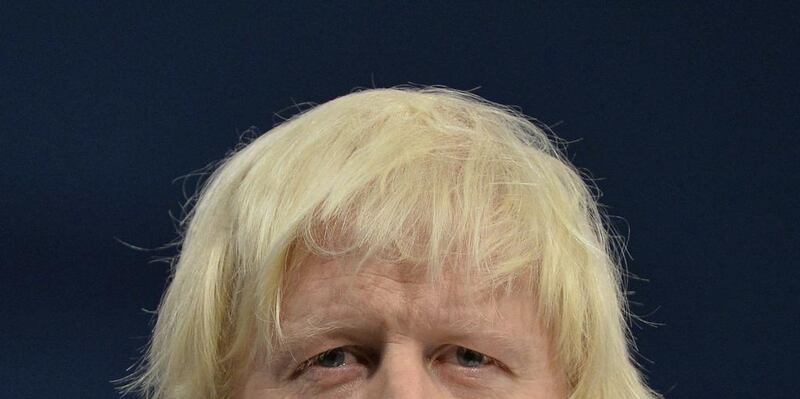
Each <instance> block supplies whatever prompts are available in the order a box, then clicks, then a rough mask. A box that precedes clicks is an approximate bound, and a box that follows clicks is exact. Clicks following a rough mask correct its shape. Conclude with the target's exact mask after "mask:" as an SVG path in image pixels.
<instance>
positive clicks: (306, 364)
mask: <svg viewBox="0 0 800 399" xmlns="http://www.w3.org/2000/svg"><path fill="white" fill-rule="evenodd" d="M339 349H341V350H343V351H344V352H346V354H345V355H347V354H350V355H352V356H353V357H355V358H356V360H358V361H359V362H361V363H366V364H367V365H368V366H369V365H371V364H372V363H373V362H372V361H370V359H369V356H368V355H366V354H364V353H363V352H362V351H360V350H358V349H356V348H354V347H351V346H339V347H336V348H331V349H328V350H326V351H324V352H320V353H318V354H316V355H314V356H312V357H311V358H309V359H306V360H305V361H303V362H302V363H300V365H299V366H298V367H297V368H296V369H295V371H294V372H293V373H292V378H296V377H299V376H300V375H301V374H303V373H304V372H306V371H307V370H308V369H309V368H311V367H314V366H315V365H317V364H318V362H319V361H320V359H321V358H322V357H323V356H325V355H327V354H330V353H331V352H333V351H335V350H339ZM459 349H464V350H466V351H470V352H473V353H475V354H479V355H481V356H483V357H484V358H485V363H484V364H483V365H481V366H480V367H474V368H471V367H463V366H462V367H463V368H465V369H478V368H481V367H486V366H496V367H498V368H500V369H503V370H508V369H507V368H506V366H505V365H504V364H502V363H501V362H499V361H498V360H497V359H495V358H493V357H491V356H489V355H486V354H484V353H482V352H478V351H476V350H473V349H470V348H467V347H464V346H460V345H447V346H445V347H444V348H442V349H441V350H439V351H437V352H436V353H435V355H434V356H433V358H434V361H435V360H436V359H438V358H440V357H442V355H444V354H446V353H448V352H449V351H458V350H459ZM456 356H457V352H456ZM455 364H458V362H457V361H456V362H455ZM337 367H338V366H337ZM337 367H323V368H331V369H332V368H337Z"/></svg>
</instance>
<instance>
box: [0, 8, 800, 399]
mask: <svg viewBox="0 0 800 399" xmlns="http://www.w3.org/2000/svg"><path fill="white" fill-rule="evenodd" d="M167 3H168V4H167ZM319 3H320V4H312V3H310V2H307V3H306V2H270V4H269V5H268V4H266V2H251V3H248V4H238V5H232V4H210V3H206V2H181V3H179V2H146V3H144V2H130V4H128V3H121V2H120V3H118V4H110V2H98V3H97V4H88V3H84V4H78V3H73V2H50V3H48V4H43V5H35V4H33V3H25V4H26V5H14V4H4V5H3V7H2V11H0V19H1V20H0V22H1V23H0V29H2V47H0V50H2V53H0V68H1V69H0V83H1V84H2V87H1V89H2V90H0V93H2V94H1V97H0V99H1V101H2V102H0V117H1V118H2V119H0V122H1V123H2V125H1V128H2V130H1V131H2V136H1V137H0V151H1V153H0V155H1V156H0V168H1V170H2V172H1V173H2V174H1V175H0V179H2V180H0V181H1V182H2V185H1V186H0V190H2V193H1V194H0V215H1V216H2V219H0V222H1V223H2V226H1V227H2V232H1V233H0V244H1V245H0V251H2V252H0V262H2V263H1V264H0V266H1V267H2V271H1V272H0V279H1V281H2V287H0V312H2V314H1V316H2V317H1V318H0V320H2V324H1V326H2V328H1V329H0V333H1V334H2V339H1V340H0V396H1V397H3V398H52V397H64V398H67V397H69V398H113V397H115V393H114V390H113V388H112V385H111V384H110V383H109V380H112V379H115V378H119V377H122V376H124V375H125V374H126V371H125V369H126V367H128V366H129V365H131V364H132V363H133V362H134V359H135V358H136V357H137V356H138V350H139V348H141V347H142V346H143V345H144V344H145V343H146V336H147V334H148V333H149V328H150V326H149V322H150V317H151V316H150V315H149V314H146V313H145V312H143V311H142V308H145V309H154V308H155V307H156V305H157V303H158V301H159V298H160V296H161V292H162V290H163V288H164V285H165V279H166V277H167V270H168V269H167V265H166V264H164V263H158V262H155V263H148V262H149V261H150V260H152V259H154V258H157V257H161V256H168V255H172V254H173V252H171V251H160V252H159V251H156V252H141V251H135V250H132V249H130V248H127V247H125V246H124V245H122V244H120V243H119V242H118V241H117V239H119V240H123V241H125V242H128V243H131V244H134V245H138V246H142V247H148V248H153V247H158V246H160V245H162V244H165V243H167V242H169V241H170V240H172V239H173V238H175V230H174V226H173V222H172V221H171V220H170V217H169V214H168V212H172V213H173V214H179V213H180V206H179V204H180V203H181V202H182V201H183V199H184V197H183V194H182V193H181V184H180V183H173V179H175V178H177V177H180V176H183V175H186V174H187V173H189V172H192V171H194V170H196V169H198V168H200V167H202V166H204V165H206V164H208V163H210V162H212V161H215V160H218V159H220V158H221V157H222V156H223V155H224V154H225V153H226V151H227V150H229V149H231V148H232V147H234V146H235V145H236V143H237V141H238V139H239V136H240V135H241V134H242V133H243V132H244V131H245V130H246V129H247V128H248V127H250V126H251V125H256V126H258V127H259V128H261V130H262V131H263V130H267V129H268V128H270V127H271V126H272V125H273V124H274V123H275V122H278V121H280V120H281V118H280V117H277V116H275V115H274V113H275V112H277V111H282V112H281V115H283V116H288V115H291V114H292V113H293V112H294V110H293V103H302V102H305V101H310V102H314V103H322V102H325V101H327V100H330V99H332V98H334V97H336V96H340V95H344V94H346V93H348V92H350V91H351V90H352V89H353V88H355V87H371V86H373V84H374V85H375V86H379V87H384V86H391V85H396V84H403V83H409V82H413V83H418V84H441V85H446V86H449V87H454V88H458V89H464V90H469V89H473V88H475V87H477V86H481V88H480V89H478V90H476V91H475V93H477V94H479V95H481V96H483V97H485V98H487V99H489V100H492V101H496V102H499V103H503V104H511V105H518V106H520V107H521V108H522V110H523V111H524V112H525V113H527V114H529V115H531V116H534V117H536V118H538V119H540V120H541V121H542V122H544V123H547V124H551V125H555V128H554V130H555V132H556V133H557V134H559V135H560V136H562V137H563V138H565V139H567V140H579V141H577V142H576V143H574V144H572V145H571V146H570V147H569V154H570V157H571V158H572V159H573V160H574V162H575V164H577V166H579V167H581V168H586V169H588V170H590V171H591V172H592V174H593V175H594V176H595V177H596V178H599V179H601V180H599V182H598V184H599V186H600V189H601V190H602V191H603V194H604V196H603V197H602V202H604V203H605V204H608V205H609V211H610V213H611V214H613V215H617V216H620V217H622V218H624V220H623V219H617V220H618V222H619V226H618V227H619V228H620V229H621V230H622V231H623V233H624V234H626V235H627V234H628V231H629V236H630V239H629V250H630V253H631V255H632V259H630V260H629V262H628V265H629V268H630V270H631V271H632V272H633V273H636V274H638V275H640V276H642V277H644V278H646V279H648V280H649V282H643V281H631V285H630V289H631V290H633V291H635V294H633V295H632V300H633V301H634V302H635V304H634V306H633V310H634V311H635V312H636V313H637V314H639V315H644V316H645V319H646V320H649V321H652V322H656V323H661V324H663V326H661V327H658V328H652V327H642V326H639V325H635V326H634V327H633V330H634V332H635V334H636V336H637V337H638V345H639V348H640V351H641V353H642V356H643V357H641V358H640V360H641V361H642V362H643V364H644V366H645V367H646V369H647V375H648V376H649V379H650V381H651V383H652V386H654V387H655V388H656V389H657V390H659V391H660V392H662V393H666V394H667V397H670V398H790V397H796V396H793V395H796V392H797V391H798V389H799V388H800V386H799V385H798V382H797V380H798V378H797V371H796V364H797V360H798V358H799V356H798V355H800V353H799V352H800V351H799V350H798V349H799V348H798V347H799V346H800V343H799V342H800V340H799V339H798V338H800V334H799V333H798V326H800V323H799V322H800V317H799V316H798V315H799V314H800V313H799V311H800V306H798V305H799V304H800V300H798V274H800V273H799V272H798V266H799V265H798V261H797V259H798V255H800V254H799V253H798V252H799V251H798V243H797V241H798V240H797V238H798V227H797V226H798V223H797V222H798V210H797V204H798V201H797V196H796V193H797V187H798V183H800V181H799V180H800V179H798V175H799V173H798V162H797V155H796V154H797V149H798V144H800V139H798V134H797V129H798V127H799V126H800V120H798V111H799V109H798V100H799V99H800V96H799V95H798V94H799V93H798V83H797V78H798V74H797V70H798V69H799V68H800V63H798V44H800V43H798V42H799V41H800V40H798V39H800V29H798V23H799V22H798V21H799V18H800V13H798V7H797V6H795V5H793V4H792V2H758V3H757V2H751V3H746V2H736V1H732V2H727V1H726V2H699V3H695V2H681V3H678V2H674V3H673V4H665V3H666V2H658V3H656V2H649V3H650V4H637V3H638V2H614V3H612V4H605V5H602V6H593V7H579V6H564V5H561V4H559V3H549V4H546V3H540V4H538V5H526V3H528V2H517V3H507V2H506V3H504V5H497V4H489V2H486V3H485V4H481V3H478V2H464V3H461V4H457V5H456V4H451V5H448V6H444V5H442V6H435V5H430V4H428V5H413V6H412V5H407V4H400V3H386V4H381V5H371V6H356V5H352V4H345V3H344V2H342V4H337V5H333V4H327V2H319ZM323 3H325V4H323ZM287 107H289V108H287ZM192 184H193V183H192ZM192 184H190V185H189V189H190V190H191V189H192V187H193V185H192ZM646 359H649V360H646Z"/></svg>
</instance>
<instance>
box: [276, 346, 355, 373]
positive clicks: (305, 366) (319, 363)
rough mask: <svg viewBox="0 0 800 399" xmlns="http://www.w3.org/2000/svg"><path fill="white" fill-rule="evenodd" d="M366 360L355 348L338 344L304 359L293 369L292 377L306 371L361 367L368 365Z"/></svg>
mask: <svg viewBox="0 0 800 399" xmlns="http://www.w3.org/2000/svg"><path fill="white" fill-rule="evenodd" d="M367 360H368V359H367V357H366V356H365V355H362V354H361V353H360V352H359V351H357V350H356V349H355V348H351V347H347V346H340V347H338V348H333V349H329V350H327V351H325V352H321V353H318V354H316V355H314V356H312V357H311V358H309V359H307V360H305V361H304V362H302V363H301V364H300V365H299V366H298V367H297V369H295V371H294V372H293V373H292V377H298V376H300V375H301V374H306V373H312V374H313V373H324V372H327V371H330V372H333V371H338V370H341V371H344V370H352V369H361V368H364V366H368V365H369V363H368V361H367Z"/></svg>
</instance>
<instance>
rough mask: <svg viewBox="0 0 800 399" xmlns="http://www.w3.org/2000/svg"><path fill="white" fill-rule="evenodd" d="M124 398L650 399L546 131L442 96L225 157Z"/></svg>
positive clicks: (338, 109) (295, 121) (377, 101)
mask: <svg viewBox="0 0 800 399" xmlns="http://www.w3.org/2000/svg"><path fill="white" fill-rule="evenodd" d="M184 227H185V237H184V241H183V243H182V249H181V253H180V257H179V260H178V262H177V264H176V267H175V273H174V277H173V280H172V282H171V284H170V286H169V288H168V290H167V292H166V294H165V296H164V298H163V301H162V303H161V305H160V308H159V312H158V320H157V324H156V327H155V330H154V334H153V340H152V342H151V345H150V347H149V351H148V353H147V356H146V358H145V361H144V362H143V364H142V367H140V369H139V372H138V373H137V374H135V375H134V376H133V377H132V378H131V380H130V383H129V384H128V385H127V386H126V387H125V389H126V390H127V391H133V390H140V391H142V392H143V393H144V395H145V396H146V397H152V398H159V399H161V398H170V399H172V398H176V399H177V398H181V399H182V398H186V399H189V398H191V399H203V398H231V399H233V398H236V399H262V398H568V397H569V398H575V399H578V398H594V399H598V398H599V399H604V398H615V399H617V398H651V397H655V396H656V395H655V394H654V393H652V392H651V391H650V390H649V389H648V388H647V387H646V386H645V385H644V383H643V382H642V378H641V377H640V373H639V372H638V371H637V369H636V368H635V366H634V364H633V362H632V360H631V353H630V350H629V348H628V346H627V342H628V339H627V338H628V337H627V328H626V323H625V316H626V309H627V308H626V305H625V304H626V302H625V298H624V296H623V295H622V293H621V292H622V291H621V287H620V271H619V270H618V268H617V265H616V262H615V259H614V257H613V256H612V254H613V242H611V241H610V239H609V235H608V234H607V232H606V231H605V229H604V226H603V217H602V215H601V213H600V212H599V211H598V207H597V204H596V201H595V198H594V197H593V196H592V194H591V191H590V190H589V188H588V187H587V185H586V183H585V182H584V181H583V180H582V179H581V177H580V175H579V173H577V172H576V170H575V169H574V167H572V166H571V165H570V164H569V162H567V161H566V160H565V158H564V157H563V155H562V154H561V153H560V151H559V149H558V148H557V146H556V145H554V143H553V142H552V140H551V138H550V137H548V136H547V135H546V134H545V133H544V132H543V131H542V130H541V129H540V128H538V127H537V126H536V125H535V124H534V123H532V122H531V121H530V120H528V119H527V118H526V117H525V116H524V115H521V114H519V113H518V112H516V111H514V110H513V109H511V108H509V107H504V106H500V105H498V104H494V103H490V102H488V101H486V100H484V99H481V98H480V97H478V96H476V95H474V94H471V93H468V92H461V91H456V90H452V89H446V88H441V87H421V88H415V87H395V88H391V89H372V90H363V91H359V92H354V93H351V94H349V95H346V96H343V97H340V98H337V99H335V100H333V101H330V102H327V103H325V104H322V105H319V106H317V107H315V108H313V109H311V110H309V111H306V112H303V113H301V114H300V115H297V116H295V117H293V118H291V119H290V120H288V121H286V122H285V123H283V124H281V125H279V126H276V127H275V128H273V129H272V130H271V131H269V132H267V133H266V134H264V135H262V136H261V137H259V138H257V139H255V140H254V141H252V142H251V143H249V144H248V145H246V146H244V147H243V148H241V149H239V150H238V151H237V152H235V153H234V154H233V155H231V156H230V157H228V158H227V159H226V160H225V162H224V163H223V164H222V165H221V166H220V167H219V168H218V169H217V170H216V171H215V172H214V174H213V175H212V176H211V177H210V179H209V180H208V182H207V183H206V184H205V186H204V187H203V189H202V190H201V192H200V193H199V197H198V201H197V203H196V205H195V206H194V208H193V209H192V211H191V213H190V214H189V215H188V216H187V218H186V219H185V223H184Z"/></svg>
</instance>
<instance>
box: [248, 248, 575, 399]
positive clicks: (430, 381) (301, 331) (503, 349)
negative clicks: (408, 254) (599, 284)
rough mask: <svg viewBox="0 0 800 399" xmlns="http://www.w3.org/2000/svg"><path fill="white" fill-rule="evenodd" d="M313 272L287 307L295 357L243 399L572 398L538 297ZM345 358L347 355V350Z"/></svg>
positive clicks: (396, 276)
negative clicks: (539, 312)
mask: <svg viewBox="0 0 800 399" xmlns="http://www.w3.org/2000/svg"><path fill="white" fill-rule="evenodd" d="M348 266H349V265H348V264H347V263H346V262H343V261H340V260H333V261H324V262H323V261H320V260H318V259H315V260H313V261H310V262H306V263H305V264H304V265H303V266H301V267H300V268H299V269H298V270H297V271H296V273H294V274H293V280H292V282H291V283H290V288H289V290H288V293H287V296H286V298H285V302H284V305H283V308H282V326H283V328H284V333H285V335H286V336H287V344H286V346H285V347H284V348H283V349H282V350H281V351H279V352H278V353H276V354H275V355H274V356H272V357H271V358H270V359H268V360H266V361H265V362H263V364H258V365H253V366H252V367H250V370H249V372H248V373H247V374H246V378H245V381H244V384H243V387H242V389H241V391H240V394H239V395H238V398H239V399H265V398H291V399H294V398H326V399H327V398H395V399H400V398H464V399H471V398H501V397H502V398H510V399H514V398H527V399H556V398H559V399H561V398H566V397H567V396H568V395H567V384H566V383H565V378H564V373H563V371H562V370H561V368H560V367H558V366H557V364H556V362H555V361H554V358H555V356H554V354H553V351H552V349H551V344H550V339H549V337H548V336H547V334H546V332H545V330H544V329H543V328H542V325H541V323H540V322H539V320H538V319H537V317H536V313H535V308H534V301H533V299H532V297H531V296H530V295H517V294H514V295H492V294H489V293H485V294H475V293H474V292H470V291H469V290H468V289H467V287H466V284H464V282H463V281H460V280H459V279H458V278H455V277H454V275H452V274H448V273H445V276H444V277H445V278H444V279H443V281H442V282H440V283H438V284H433V283H429V282H427V281H426V280H425V279H424V277H422V276H419V275H418V273H414V272H412V271H410V270H409V269H410V268H408V267H403V266H401V265H395V264H383V263H367V264H366V265H365V266H364V267H363V268H362V269H361V270H360V271H358V272H357V273H353V272H351V268H348ZM337 348H339V349H337Z"/></svg>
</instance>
